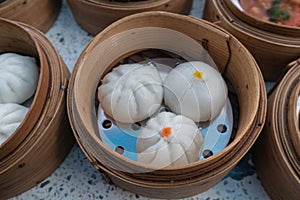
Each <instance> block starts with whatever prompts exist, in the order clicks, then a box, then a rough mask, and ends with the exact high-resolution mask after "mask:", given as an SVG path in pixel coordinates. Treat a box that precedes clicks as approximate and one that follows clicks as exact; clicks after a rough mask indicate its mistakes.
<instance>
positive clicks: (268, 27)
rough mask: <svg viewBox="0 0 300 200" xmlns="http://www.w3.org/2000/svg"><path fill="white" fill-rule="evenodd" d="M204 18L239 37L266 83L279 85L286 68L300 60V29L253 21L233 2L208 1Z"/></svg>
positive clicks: (228, 0) (225, 0) (222, 0)
mask: <svg viewBox="0 0 300 200" xmlns="http://www.w3.org/2000/svg"><path fill="white" fill-rule="evenodd" d="M203 18H204V19H206V20H208V21H211V22H214V23H216V24H218V25H219V26H221V27H223V28H225V29H226V30H228V31H229V32H230V33H232V34H233V35H234V36H236V37H237V38H238V39H239V40H240V41H241V42H242V43H243V44H244V45H245V46H246V48H247V49H248V50H249V51H250V52H251V53H252V54H253V56H254V58H255V59H256V61H257V63H258V65H259V67H260V69H261V71H262V74H263V76H264V79H265V80H267V81H277V80H278V79H279V77H281V75H282V73H283V72H284V70H285V69H284V68H285V66H286V65H287V64H288V63H290V62H292V61H293V60H295V59H297V58H298V57H299V54H300V29H299V28H296V27H289V26H283V25H277V24H275V23H270V22H265V21H262V20H259V19H256V18H253V17H251V16H250V15H247V14H245V13H244V12H242V11H241V10H239V9H238V8H237V7H236V5H234V4H233V3H232V0H220V1H217V0H212V1H206V4H205V9H204V14H203Z"/></svg>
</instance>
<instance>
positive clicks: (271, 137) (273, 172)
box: [253, 59, 300, 199]
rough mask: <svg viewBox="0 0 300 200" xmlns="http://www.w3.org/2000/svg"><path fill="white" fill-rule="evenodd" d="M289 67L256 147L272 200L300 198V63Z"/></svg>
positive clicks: (259, 168) (259, 171)
mask: <svg viewBox="0 0 300 200" xmlns="http://www.w3.org/2000/svg"><path fill="white" fill-rule="evenodd" d="M288 68H289V70H288V71H287V73H286V74H285V76H284V77H283V78H282V80H281V81H280V83H279V84H278V85H277V87H276V88H275V90H274V91H273V92H272V94H271V96H270V97H269V100H268V111H267V119H266V124H265V127H264V129H263V132H262V134H261V136H260V137H259V139H258V140H257V143H256V144H255V146H254V147H255V148H253V150H254V154H253V155H254V159H253V161H254V164H255V166H256V168H257V174H258V176H259V178H260V180H261V182H262V184H263V186H264V187H265V189H266V191H267V192H268V194H269V195H270V197H271V198H272V199H299V196H300V128H299V126H300V124H299V106H300V102H299V94H300V60H299V59H298V60H296V61H294V62H292V63H290V64H289V65H288Z"/></svg>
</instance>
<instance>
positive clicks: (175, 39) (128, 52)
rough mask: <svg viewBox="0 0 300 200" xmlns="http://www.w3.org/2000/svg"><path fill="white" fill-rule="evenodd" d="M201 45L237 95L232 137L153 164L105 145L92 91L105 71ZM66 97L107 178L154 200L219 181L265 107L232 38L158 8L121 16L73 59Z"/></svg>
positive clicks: (252, 71) (254, 72)
mask: <svg viewBox="0 0 300 200" xmlns="http://www.w3.org/2000/svg"><path fill="white" fill-rule="evenodd" d="M154 33H155V34H154ZM203 48H204V49H206V51H208V53H209V55H210V56H211V57H212V59H213V60H214V62H215V63H216V65H217V66H218V70H219V72H220V73H221V74H222V76H223V77H224V78H225V80H226V82H227V84H230V85H231V90H232V92H233V93H234V94H235V95H236V97H237V101H238V110H239V119H238V123H239V125H238V127H237V132H236V135H235V138H234V139H233V140H232V141H231V143H230V144H229V145H228V146H227V147H226V148H225V149H224V150H222V151H221V152H219V153H217V154H215V155H212V156H210V157H208V158H207V159H204V160H200V161H197V162H193V163H190V164H186V165H183V166H174V167H167V168H164V169H159V170H154V169H153V168H151V167H150V166H149V165H146V164H143V163H139V162H135V161H132V160H130V159H127V158H125V157H124V156H122V155H120V154H119V153H117V152H116V151H114V150H112V149H110V148H108V146H107V145H105V144H104V143H103V141H102V140H101V138H100V137H99V130H98V124H97V115H96V109H97V104H98V102H97V101H96V94H97V93H96V91H97V88H98V86H99V81H100V80H101V79H102V78H103V77H104V76H105V74H106V73H108V72H109V71H111V69H112V68H113V67H114V66H115V65H116V64H117V63H119V62H120V61H121V60H124V58H128V57H129V56H134V55H136V54H137V53H139V52H142V51H144V50H149V49H157V50H161V51H167V52H170V53H171V54H177V55H179V56H182V57H184V58H185V59H187V60H202V59H205V58H204V57H203V54H202V50H203ZM103 58H105V59H103ZM83 94H84V95H83ZM67 101H68V103H67V105H68V115H69V118H70V122H71V126H72V129H73V132H74V135H75V137H76V139H77V141H78V143H79V145H80V147H81V149H82V150H83V151H84V153H85V155H86V156H87V157H88V159H89V160H90V162H91V163H92V164H93V166H94V167H95V168H96V169H97V170H98V171H99V172H100V173H101V174H102V176H103V177H104V178H105V180H106V181H108V182H111V183H114V184H116V185H117V186H120V187H122V188H124V189H126V190H129V191H131V192H134V193H137V194H141V195H144V196H149V197H155V198H181V197H187V196H192V195H195V194H197V193H200V192H203V191H205V190H207V189H209V188H210V187H212V186H213V185H215V184H217V183H218V182H219V181H220V180H222V178H224V177H225V176H226V175H227V174H228V173H229V172H230V171H231V170H232V169H233V167H234V166H235V165H236V164H237V163H238V162H239V161H240V160H241V158H242V157H243V156H244V155H245V154H246V152H247V151H248V150H249V149H250V148H251V146H252V145H253V143H254V142H255V140H256V138H257V137H258V135H259V133H260V131H261V129H262V126H263V125H264V121H265V113H266V90H265V86H264V82H263V78H262V75H261V72H260V70H259V68H258V66H257V64H256V62H255V60H254V58H253V57H252V56H251V54H250V53H249V52H248V50H247V49H246V48H245V47H244V46H243V45H242V44H241V43H240V42H239V41H238V40H237V39H236V38H234V37H233V36H232V35H231V34H229V33H228V32H226V31H224V30H223V29H221V28H219V27H218V26H215V25H213V24H211V23H209V22H207V21H204V20H201V19H197V18H193V17H190V16H184V15H179V14H174V13H168V12H161V11H155V12H154V11H153V12H145V13H140V14H135V15H131V16H128V17H125V18H123V19H121V20H118V21H117V22H115V23H113V24H112V25H110V26H108V27H107V28H106V29H104V30H103V31H102V32H100V33H99V34H98V35H97V36H96V37H95V38H94V39H93V40H92V41H91V42H90V43H89V44H88V45H87V47H86V48H85V49H84V50H83V52H82V53H81V55H80V57H79V58H78V60H77V62H76V65H75V67H74V70H73V73H72V75H71V79H70V84H69V88H68V98H67Z"/></svg>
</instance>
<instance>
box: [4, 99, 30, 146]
mask: <svg viewBox="0 0 300 200" xmlns="http://www.w3.org/2000/svg"><path fill="white" fill-rule="evenodd" d="M27 112H28V108H27V107H25V106H22V105H19V104H14V103H4V104H0V145H1V144H2V143H3V142H4V141H5V140H6V139H7V138H8V137H9V136H10V135H11V134H12V133H13V132H14V131H15V130H16V129H17V128H18V126H19V125H20V124H21V122H22V121H23V119H24V118H25V116H26V114H27Z"/></svg>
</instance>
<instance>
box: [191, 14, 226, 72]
mask: <svg viewBox="0 0 300 200" xmlns="http://www.w3.org/2000/svg"><path fill="white" fill-rule="evenodd" d="M188 17H190V18H191V19H196V20H199V21H200V19H199V18H197V17H194V16H191V15H189V16H188ZM201 22H203V20H202V21H201ZM218 23H221V21H216V22H215V23H210V25H211V26H213V27H214V28H216V29H218V30H220V31H222V32H224V33H225V34H226V36H225V37H226V43H227V50H228V51H227V52H228V57H227V58H226V59H225V60H226V64H225V65H220V64H219V65H218V70H219V72H220V73H221V74H224V73H225V72H226V70H227V67H228V64H229V63H230V59H231V49H230V39H231V36H230V34H229V33H228V31H226V30H225V29H223V28H222V27H220V26H218ZM197 41H198V42H199V43H200V44H201V45H202V47H203V48H204V49H205V50H206V51H207V53H208V54H209V56H211V53H210V42H209V39H205V38H202V39H201V40H197Z"/></svg>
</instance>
